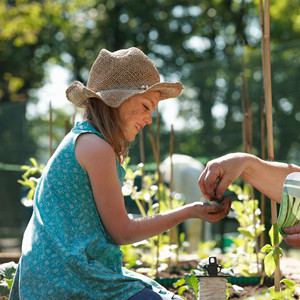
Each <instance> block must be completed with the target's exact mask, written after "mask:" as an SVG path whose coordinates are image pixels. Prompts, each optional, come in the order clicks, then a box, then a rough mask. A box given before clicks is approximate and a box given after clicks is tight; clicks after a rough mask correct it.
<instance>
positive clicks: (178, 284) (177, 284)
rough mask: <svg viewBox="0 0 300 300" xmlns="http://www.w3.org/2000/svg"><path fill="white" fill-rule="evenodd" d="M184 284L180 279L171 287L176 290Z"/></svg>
mask: <svg viewBox="0 0 300 300" xmlns="http://www.w3.org/2000/svg"><path fill="white" fill-rule="evenodd" d="M184 284H185V280H184V279H183V278H181V279H179V280H177V281H176V282H174V283H173V286H174V287H175V288H178V287H180V286H182V285H184Z"/></svg>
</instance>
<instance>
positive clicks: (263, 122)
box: [259, 0, 266, 271]
mask: <svg viewBox="0 0 300 300" xmlns="http://www.w3.org/2000/svg"><path fill="white" fill-rule="evenodd" d="M259 10H260V14H259V16H260V18H259V19H260V27H261V39H260V41H261V52H262V55H261V58H262V72H263V78H266V77H265V69H266V67H265V59H264V53H265V50H264V49H265V39H264V36H265V25H264V9H263V0H260V1H259ZM263 87H264V97H263V98H262V99H261V158H262V159H263V160H265V159H266V153H265V148H266V142H265V138H266V131H265V128H266V112H265V107H266V104H265V96H266V80H263ZM260 195H261V206H260V207H261V224H265V207H266V197H265V195H264V194H263V193H261V194H260ZM264 244H265V233H264V231H263V232H262V233H261V236H260V247H263V245H264ZM263 265H264V261H263V260H262V261H261V270H262V271H263V269H264V268H263Z"/></svg>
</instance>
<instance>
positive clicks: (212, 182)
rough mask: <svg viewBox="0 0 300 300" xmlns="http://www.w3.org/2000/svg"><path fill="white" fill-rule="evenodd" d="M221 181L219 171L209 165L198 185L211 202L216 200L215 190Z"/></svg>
mask: <svg viewBox="0 0 300 300" xmlns="http://www.w3.org/2000/svg"><path fill="white" fill-rule="evenodd" d="M218 180H219V171H218V169H214V168H213V167H211V166H210V165H208V166H207V167H206V168H205V170H204V171H203V173H202V174H201V175H200V177H199V180H198V184H199V187H200V189H201V191H202V193H203V195H204V196H205V197H206V198H208V199H209V200H213V199H215V190H216V185H217V181H218Z"/></svg>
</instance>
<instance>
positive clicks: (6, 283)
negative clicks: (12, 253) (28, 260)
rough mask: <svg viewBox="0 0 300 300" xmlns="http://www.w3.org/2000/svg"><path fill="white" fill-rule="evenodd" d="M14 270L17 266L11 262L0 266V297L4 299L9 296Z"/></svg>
mask: <svg viewBox="0 0 300 300" xmlns="http://www.w3.org/2000/svg"><path fill="white" fill-rule="evenodd" d="M16 269H17V264H16V263H15V262H13V261H12V262H9V263H5V264H1V265H0V296H2V297H5V298H4V299H6V297H8V295H9V291H10V289H11V287H12V284H13V278H14V275H15V272H16Z"/></svg>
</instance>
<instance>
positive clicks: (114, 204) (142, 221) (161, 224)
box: [75, 134, 231, 244]
mask: <svg viewBox="0 0 300 300" xmlns="http://www.w3.org/2000/svg"><path fill="white" fill-rule="evenodd" d="M75 154H76V158H77V160H78V162H79V163H80V164H81V166H82V167H83V168H84V169H85V171H86V172H87V173H88V176H89V178H90V181H91V185H92V191H93V196H94V200H95V203H96V206H97V210H98V213H99V215H100V217H101V220H102V222H103V224H104V226H105V228H106V230H107V231H108V233H109V234H110V236H111V237H112V239H113V240H114V241H115V243H117V244H130V243H134V242H137V241H141V240H143V239H146V238H149V237H152V236H155V235H157V234H160V233H162V232H165V231H167V230H169V229H170V228H172V227H174V226H176V225H178V224H179V223H181V222H183V221H184V220H186V219H188V218H201V219H204V220H206V221H209V222H212V223H215V222H217V221H219V220H220V219H222V218H224V217H225V216H226V215H227V214H228V212H229V210H230V204H231V199H229V198H227V199H224V200H223V201H222V203H221V204H220V205H216V206H212V205H208V204H203V203H201V202H195V203H192V204H188V205H185V206H183V207H180V208H178V209H174V210H171V211H168V212H165V213H160V214H157V215H154V216H151V217H146V218H138V219H130V218H129V217H128V214H127V212H126V209H125V204H124V198H123V195H122V191H121V187H120V184H119V180H118V177H117V169H116V157H115V153H114V151H113V149H112V148H111V146H110V145H109V144H108V143H106V142H105V141H104V140H102V139H100V138H99V137H97V136H96V135H94V134H84V135H82V136H80V137H79V138H78V140H77V143H76V147H75Z"/></svg>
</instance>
